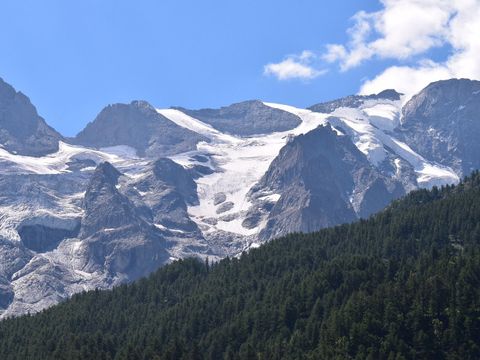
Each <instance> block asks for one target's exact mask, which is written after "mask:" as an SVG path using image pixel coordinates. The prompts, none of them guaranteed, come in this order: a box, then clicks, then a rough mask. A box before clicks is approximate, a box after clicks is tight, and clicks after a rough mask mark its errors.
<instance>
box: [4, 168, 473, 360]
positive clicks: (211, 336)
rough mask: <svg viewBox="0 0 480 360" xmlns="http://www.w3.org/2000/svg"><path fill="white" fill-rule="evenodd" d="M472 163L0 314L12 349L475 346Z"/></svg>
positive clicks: (296, 350)
mask: <svg viewBox="0 0 480 360" xmlns="http://www.w3.org/2000/svg"><path fill="white" fill-rule="evenodd" d="M479 203H480V174H479V173H478V172H477V173H475V174H473V175H472V176H471V177H470V178H468V179H466V180H465V181H464V182H462V183H461V184H460V185H458V186H456V187H450V186H449V187H445V188H442V189H440V190H439V189H437V188H434V189H433V190H432V191H426V190H420V191H416V192H413V193H411V194H410V195H408V196H407V197H406V198H404V199H402V200H399V201H396V202H394V203H393V205H392V206H390V207H389V208H388V209H387V210H385V211H383V212H381V213H379V214H378V215H376V216H374V217H372V218H370V219H369V220H364V221H361V222H358V223H354V224H351V225H343V226H340V227H335V228H330V229H324V230H322V231H320V232H317V233H313V234H308V235H307V234H306V235H290V236H288V237H285V238H282V239H278V240H277V241H275V242H270V243H269V244H267V245H265V246H262V247H261V248H260V249H255V250H252V251H251V252H250V253H249V254H244V255H243V256H242V257H241V258H240V259H226V260H223V261H221V262H220V263H218V264H216V265H214V266H208V264H207V265H205V264H202V263H200V262H197V261H196V260H185V261H181V262H178V263H175V264H172V265H169V266H167V267H165V268H163V269H161V270H160V271H158V272H157V273H155V274H154V275H152V276H151V277H149V278H148V279H144V280H142V281H140V282H138V283H135V284H131V285H126V286H121V287H119V288H116V289H114V290H113V291H106V292H99V291H96V292H91V293H87V294H82V295H77V296H74V297H73V298H72V299H71V300H69V301H67V302H65V303H63V304H60V305H58V306H56V307H53V308H51V309H49V310H47V311H45V312H43V313H41V314H37V315H35V316H33V317H32V316H27V317H22V318H17V319H11V320H6V321H3V322H1V323H0V354H1V355H2V358H4V359H17V358H32V359H35V358H42V359H49V358H56V359H60V358H69V359H77V358H84V359H85V358H102V357H103V358H117V359H132V358H158V359H173V358H174V359H190V358H195V359H218V358H228V359H260V358H268V359H309V358H355V357H356V358H368V357H371V358H376V359H387V358H389V359H390V358H435V359H444V358H463V359H475V358H478V356H480V348H479V346H478V336H479V335H480V321H479V315H480V313H479V309H478V301H477V299H478V296H479V295H480V293H479V288H478V280H479V278H478V274H479V269H480V227H479V225H478V224H479V223H480V207H479V206H478V204H479Z"/></svg>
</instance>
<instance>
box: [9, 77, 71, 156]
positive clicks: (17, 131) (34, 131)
mask: <svg viewBox="0 0 480 360" xmlns="http://www.w3.org/2000/svg"><path fill="white" fill-rule="evenodd" d="M61 139H62V136H61V135H60V134H59V133H57V132H56V131H55V130H53V129H52V128H51V127H49V126H48V125H47V124H46V123H45V120H43V119H42V118H41V117H40V116H39V115H38V113H37V110H36V109H35V107H34V106H33V105H32V103H31V102H30V100H29V99H28V97H27V96H25V95H24V94H22V93H21V92H17V91H16V90H15V89H14V88H13V87H12V86H10V85H9V84H7V83H6V82H5V81H3V79H1V78H0V146H2V147H3V148H4V149H6V150H7V151H9V152H12V153H16V154H20V155H28V156H42V155H46V154H49V153H52V152H55V151H57V150H58V142H59V140H61Z"/></svg>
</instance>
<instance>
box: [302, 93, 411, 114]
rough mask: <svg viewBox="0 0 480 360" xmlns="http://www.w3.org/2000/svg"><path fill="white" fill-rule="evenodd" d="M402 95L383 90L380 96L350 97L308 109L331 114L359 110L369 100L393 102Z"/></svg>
mask: <svg viewBox="0 0 480 360" xmlns="http://www.w3.org/2000/svg"><path fill="white" fill-rule="evenodd" d="M401 95H402V94H400V93H398V92H396V91H395V90H393V89H388V90H383V91H381V92H379V93H378V94H372V95H350V96H346V97H344V98H340V99H337V100H332V101H327V102H324V103H319V104H315V105H312V106H310V107H309V108H308V109H310V110H312V111H315V112H320V113H326V114H330V113H331V112H333V111H335V110H336V109H338V108H340V107H347V108H357V107H359V106H361V105H362V104H363V103H364V102H365V101H367V100H380V99H384V100H391V101H396V100H400V97H401Z"/></svg>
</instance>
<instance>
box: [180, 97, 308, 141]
mask: <svg viewBox="0 0 480 360" xmlns="http://www.w3.org/2000/svg"><path fill="white" fill-rule="evenodd" d="M177 109H178V110H180V111H182V112H183V113H185V114H187V115H189V116H191V117H193V118H196V119H199V120H200V121H202V122H204V123H206V124H210V125H211V126H213V127H214V128H215V129H217V130H219V131H221V132H226V133H229V134H232V135H238V136H252V135H259V134H270V133H273V132H283V131H286V130H291V129H294V128H296V127H297V126H298V125H300V123H301V120H300V119H299V118H298V116H295V115H293V114H291V113H289V112H286V111H283V110H281V109H274V108H273V109H272V108H271V107H269V106H267V105H265V104H264V103H263V102H261V101H259V100H251V101H244V102H241V103H237V104H232V105H230V106H226V107H222V108H220V109H201V110H187V109H184V108H177Z"/></svg>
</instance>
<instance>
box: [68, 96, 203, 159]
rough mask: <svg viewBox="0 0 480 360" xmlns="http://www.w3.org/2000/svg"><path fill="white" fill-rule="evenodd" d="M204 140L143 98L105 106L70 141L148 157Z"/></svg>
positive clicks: (180, 150)
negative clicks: (131, 150)
mask: <svg viewBox="0 0 480 360" xmlns="http://www.w3.org/2000/svg"><path fill="white" fill-rule="evenodd" d="M206 140H207V139H206V138H204V137H203V136H201V135H200V134H197V133H195V132H192V131H190V130H188V129H185V128H182V127H180V126H178V125H176V124H175V123H173V122H172V121H170V120H169V119H167V118H165V117H164V116H162V115H161V114H159V113H158V112H157V111H155V109H154V108H153V107H152V106H151V105H150V104H148V103H147V102H145V101H132V102H131V103H130V104H114V105H110V106H107V107H106V108H104V109H103V110H102V111H101V112H100V113H99V114H98V115H97V117H96V118H95V120H94V121H93V122H91V123H89V124H88V125H87V126H86V127H85V129H83V130H82V131H81V132H80V133H79V134H78V135H77V136H76V137H75V138H74V139H72V141H73V142H74V143H75V144H79V145H84V146H90V147H95V148H107V147H112V146H121V145H123V146H125V145H127V146H130V147H132V148H134V149H135V150H136V151H137V153H138V155H140V156H147V157H151V158H155V157H160V156H168V155H172V154H177V153H180V152H185V151H189V150H193V149H195V145H196V144H197V143H198V142H199V141H206Z"/></svg>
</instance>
